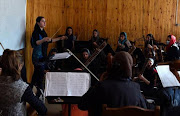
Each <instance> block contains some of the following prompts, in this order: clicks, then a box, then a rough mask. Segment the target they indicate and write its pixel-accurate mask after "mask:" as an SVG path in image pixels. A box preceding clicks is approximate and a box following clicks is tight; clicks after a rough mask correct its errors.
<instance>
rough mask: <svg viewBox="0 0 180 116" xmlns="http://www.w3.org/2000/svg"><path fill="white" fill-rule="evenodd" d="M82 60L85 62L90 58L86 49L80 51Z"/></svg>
mask: <svg viewBox="0 0 180 116" xmlns="http://www.w3.org/2000/svg"><path fill="white" fill-rule="evenodd" d="M82 55H83V59H85V60H87V59H88V58H89V57H90V55H91V54H90V51H89V50H88V49H87V48H84V49H83V50H82Z"/></svg>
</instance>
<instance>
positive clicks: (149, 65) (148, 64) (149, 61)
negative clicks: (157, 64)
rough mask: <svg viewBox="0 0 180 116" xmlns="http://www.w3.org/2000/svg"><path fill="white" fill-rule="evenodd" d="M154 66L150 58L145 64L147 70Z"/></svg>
mask: <svg viewBox="0 0 180 116" xmlns="http://www.w3.org/2000/svg"><path fill="white" fill-rule="evenodd" d="M153 65H154V60H153V59H152V58H149V60H148V62H147V68H151V67H152V66H153Z"/></svg>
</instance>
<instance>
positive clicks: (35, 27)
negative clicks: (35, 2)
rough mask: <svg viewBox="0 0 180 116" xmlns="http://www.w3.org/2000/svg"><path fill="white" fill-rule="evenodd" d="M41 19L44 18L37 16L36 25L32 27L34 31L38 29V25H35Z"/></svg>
mask: <svg viewBox="0 0 180 116" xmlns="http://www.w3.org/2000/svg"><path fill="white" fill-rule="evenodd" d="M42 18H44V17H43V16H38V17H37V18H36V24H35V26H34V30H36V29H39V25H38V24H37V23H39V22H40V21H41V19H42Z"/></svg>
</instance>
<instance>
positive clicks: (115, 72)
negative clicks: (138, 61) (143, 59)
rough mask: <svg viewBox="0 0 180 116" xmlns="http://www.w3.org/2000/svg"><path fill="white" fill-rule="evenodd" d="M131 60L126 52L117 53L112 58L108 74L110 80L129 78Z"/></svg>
mask: <svg viewBox="0 0 180 116" xmlns="http://www.w3.org/2000/svg"><path fill="white" fill-rule="evenodd" d="M132 66H133V59H132V57H131V55H130V54H129V53H128V52H124V51H121V52H117V53H116V55H115V56H114V58H113V66H112V69H111V72H110V78H111V77H112V78H116V79H119V78H131V77H132Z"/></svg>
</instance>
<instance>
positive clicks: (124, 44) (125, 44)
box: [116, 32, 132, 52]
mask: <svg viewBox="0 0 180 116" xmlns="http://www.w3.org/2000/svg"><path fill="white" fill-rule="evenodd" d="M117 43H118V46H117V48H116V52H119V51H126V52H128V51H129V49H130V48H131V46H132V45H131V43H130V41H129V40H128V39H127V34H126V33H125V32H121V33H120V36H119V39H118V42H117Z"/></svg>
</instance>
